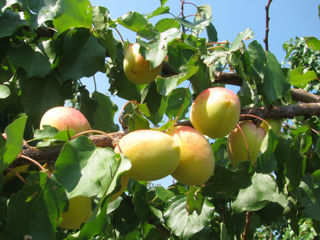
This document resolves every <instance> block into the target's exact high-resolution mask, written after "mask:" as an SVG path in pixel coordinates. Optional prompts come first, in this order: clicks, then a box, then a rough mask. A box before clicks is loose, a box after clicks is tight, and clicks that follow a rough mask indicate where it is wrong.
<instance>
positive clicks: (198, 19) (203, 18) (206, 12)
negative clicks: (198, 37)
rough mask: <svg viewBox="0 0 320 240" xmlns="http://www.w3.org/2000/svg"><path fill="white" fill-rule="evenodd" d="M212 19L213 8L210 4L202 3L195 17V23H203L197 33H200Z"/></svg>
mask: <svg viewBox="0 0 320 240" xmlns="http://www.w3.org/2000/svg"><path fill="white" fill-rule="evenodd" d="M211 21H212V9H211V7H210V5H201V6H198V7H197V13H196V15H195V17H194V24H201V29H199V30H197V31H196V32H197V34H200V33H201V32H202V31H203V30H204V29H205V28H206V27H208V26H209V25H210V22H211ZM202 27H205V28H202Z"/></svg>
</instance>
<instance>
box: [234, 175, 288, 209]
mask: <svg viewBox="0 0 320 240" xmlns="http://www.w3.org/2000/svg"><path fill="white" fill-rule="evenodd" d="M269 202H275V203H278V204H280V205H281V206H282V207H285V206H286V205H287V203H288V200H287V199H286V197H285V195H284V194H283V193H280V192H279V191H278V189H277V184H276V182H275V180H274V179H273V178H272V177H271V176H270V175H268V174H261V173H256V174H255V175H254V176H253V177H252V183H251V184H250V185H249V186H248V187H247V188H244V189H241V190H240V191H239V194H238V196H237V198H236V200H235V201H234V202H233V203H232V209H233V210H234V211H236V212H238V213H241V212H243V211H257V210H260V209H262V208H263V207H265V206H266V205H267V204H268V203H269Z"/></svg>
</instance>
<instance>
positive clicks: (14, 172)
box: [8, 168, 28, 185]
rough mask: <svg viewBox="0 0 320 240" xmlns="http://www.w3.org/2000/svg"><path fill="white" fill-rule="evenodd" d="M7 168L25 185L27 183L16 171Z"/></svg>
mask: <svg viewBox="0 0 320 240" xmlns="http://www.w3.org/2000/svg"><path fill="white" fill-rule="evenodd" d="M8 170H9V171H10V172H12V173H13V174H14V175H16V176H17V177H18V178H19V179H20V180H21V181H22V182H23V183H24V184H25V185H28V183H27V181H26V180H25V179H24V178H23V177H22V176H21V175H20V174H19V173H18V172H17V171H15V170H14V169H12V168H8Z"/></svg>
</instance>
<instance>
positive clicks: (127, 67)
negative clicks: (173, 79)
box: [123, 43, 162, 84]
mask: <svg viewBox="0 0 320 240" xmlns="http://www.w3.org/2000/svg"><path fill="white" fill-rule="evenodd" d="M139 49H140V44H139V43H134V44H130V46H129V47H128V49H127V50H126V51H125V54H124V59H123V70H124V73H125V75H126V77H127V78H128V80H130V81H131V82H133V83H135V84H146V83H150V82H152V81H153V80H155V79H156V77H157V76H158V75H159V74H160V72H161V69H162V64H160V65H159V66H157V67H156V68H154V69H151V66H150V62H149V61H147V60H145V59H144V57H143V56H142V55H141V54H140V52H139Z"/></svg>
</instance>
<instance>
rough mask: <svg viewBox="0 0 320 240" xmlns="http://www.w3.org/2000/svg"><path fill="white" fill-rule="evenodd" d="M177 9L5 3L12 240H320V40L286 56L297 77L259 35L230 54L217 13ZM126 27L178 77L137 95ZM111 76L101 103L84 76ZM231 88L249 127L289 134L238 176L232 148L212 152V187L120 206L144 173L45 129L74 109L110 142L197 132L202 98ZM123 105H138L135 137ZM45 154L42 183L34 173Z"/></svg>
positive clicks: (0, 101) (5, 210)
mask: <svg viewBox="0 0 320 240" xmlns="http://www.w3.org/2000/svg"><path fill="white" fill-rule="evenodd" d="M166 2H167V0H161V1H160V5H159V6H158V7H157V8H156V9H155V10H154V11H153V12H151V13H149V14H141V13H138V12H128V13H127V14H125V15H123V16H120V17H118V18H117V19H111V18H110V15H109V11H108V9H107V8H105V7H102V6H91V4H90V2H89V0H48V1H38V0H29V1H25V0H12V1H0V9H1V10H0V128H1V131H2V132H5V133H6V136H7V137H6V139H4V138H3V137H1V136H0V172H1V177H0V189H1V194H0V211H1V214H0V239H23V238H24V239H29V238H28V237H32V239H34V240H36V239H48V240H50V239H67V240H71V239H219V238H220V239H235V238H236V239H240V238H243V239H249V238H253V237H255V238H264V237H265V235H263V234H261V230H262V231H264V233H265V234H267V233H270V232H268V227H270V228H272V232H271V233H270V234H273V233H274V232H273V231H274V230H278V233H279V234H280V236H281V237H285V236H289V235H290V234H291V235H290V236H293V235H295V236H299V234H302V233H305V232H306V230H305V229H302V228H301V226H300V227H299V225H300V224H301V223H302V222H304V223H306V224H307V226H308V229H309V230H310V231H308V236H309V237H310V238H313V237H316V236H318V237H319V235H320V214H319V213H320V150H319V143H320V137H319V130H320V121H319V118H318V116H319V115H320V100H319V98H318V93H319V86H320V84H319V74H320V61H319V56H320V40H318V39H317V38H315V37H308V38H306V37H301V38H297V39H296V40H294V41H291V42H287V43H285V44H284V45H283V46H284V49H285V50H286V52H287V56H286V59H285V61H286V63H288V64H286V66H283V65H281V64H280V63H279V62H278V61H277V59H276V57H275V56H274V54H272V53H271V52H269V51H266V50H264V47H263V46H262V45H261V44H260V43H259V42H258V41H256V40H254V39H253V38H254V36H253V32H252V31H251V30H250V29H245V30H244V31H243V32H241V33H239V34H238V36H237V37H236V39H233V40H232V41H231V42H229V41H225V42H218V36H217V31H216V29H215V27H214V25H213V24H212V12H211V8H210V6H208V5H203V6H197V8H196V14H195V16H194V19H193V20H190V18H186V17H185V16H184V14H183V12H181V13H180V14H179V15H178V16H173V17H172V16H171V15H167V14H166V13H171V12H170V8H169V7H168V6H167V5H166ZM269 2H271V1H269ZM182 4H184V1H182ZM168 16H170V17H168ZM155 17H158V18H159V19H160V20H157V21H156V22H155V21H153V19H154V18H155ZM118 25H121V26H123V27H125V28H127V29H129V30H131V31H133V32H135V33H136V41H137V42H138V43H140V45H141V48H140V49H141V54H142V55H143V56H144V57H145V58H146V59H147V60H149V61H150V63H151V66H152V67H156V66H158V65H159V64H161V63H163V64H164V66H163V69H162V73H161V75H159V76H158V77H157V79H156V80H155V81H153V82H152V83H150V84H145V85H135V84H133V83H132V82H130V81H129V80H128V79H127V78H126V77H125V74H124V72H123V57H124V51H125V49H126V48H127V47H128V46H129V44H130V43H129V42H127V41H123V39H122V36H121V33H119V32H118V30H117V26H118ZM266 41H267V39H266ZM166 57H167V59H166ZM97 72H102V73H105V75H106V81H109V84H110V89H109V92H108V93H107V94H105V93H101V92H98V91H94V92H92V93H90V92H89V91H88V90H87V89H86V86H85V85H83V84H82V83H81V78H83V77H93V81H94V75H95V74H96V73H97ZM226 84H231V85H238V87H239V91H238V90H237V94H238V96H239V98H240V101H241V108H242V114H243V115H242V119H247V118H252V116H249V115H248V114H251V115H257V116H258V117H261V118H264V119H268V118H273V119H280V120H281V121H282V131H281V133H280V135H279V136H278V135H276V134H274V132H272V131H270V132H269V133H268V135H267V138H266V140H265V141H264V145H263V147H262V148H261V152H260V154H259V156H258V159H257V161H256V164H255V165H250V163H249V162H246V163H243V164H241V165H240V166H238V167H233V166H232V165H230V163H229V160H228V155H227V150H226V144H227V138H226V137H223V138H219V139H214V140H210V143H211V146H212V149H213V152H214V156H215V159H216V166H215V171H214V174H213V176H212V177H211V179H210V180H209V181H208V182H207V183H206V184H205V185H204V186H201V187H194V186H185V185H182V184H180V183H174V184H173V185H172V186H170V187H169V188H167V189H166V188H164V187H162V186H154V185H152V184H150V183H148V182H142V181H135V180H130V183H129V185H128V187H127V190H126V192H125V193H124V194H122V196H121V197H120V198H118V199H117V200H115V201H113V202H110V203H109V198H110V196H111V195H112V193H114V192H116V191H117V190H118V189H119V188H120V179H121V175H122V174H124V173H125V172H126V171H128V170H129V169H130V167H131V164H130V160H129V159H128V158H126V157H124V156H123V155H120V154H117V153H115V152H114V151H113V149H112V145H110V144H109V146H97V145H96V144H94V143H95V142H94V141H93V140H92V138H90V137H89V138H88V137H87V136H80V137H77V138H74V139H72V135H73V133H72V131H60V132H59V131H57V130H56V129H54V128H50V127H47V128H45V129H44V130H39V122H40V119H41V116H42V115H43V114H44V112H45V111H46V110H48V109H49V108H51V107H54V106H58V105H64V104H68V105H71V106H73V107H76V108H78V109H79V110H80V111H81V112H82V113H84V115H85V116H86V117H87V118H88V120H89V121H90V124H91V126H92V128H93V129H95V130H100V131H103V132H105V133H115V134H117V131H119V130H124V131H134V130H136V129H146V128H159V129H160V130H162V131H165V130H168V129H170V128H171V127H172V126H173V125H174V124H188V114H189V110H190V106H191V104H192V101H193V99H194V98H195V97H196V96H197V95H198V94H199V93H200V92H201V91H202V90H204V89H206V88H209V87H212V86H222V87H225V86H226ZM110 95H116V96H118V97H120V98H122V99H125V100H128V104H127V105H126V106H124V108H123V111H122V115H121V117H123V118H122V119H121V124H119V123H117V122H115V121H114V116H115V113H116V112H117V111H118V106H117V105H116V104H115V103H113V102H112V100H111V98H110ZM119 125H120V126H119ZM102 136H105V135H102ZM109 136H111V135H109ZM109 136H108V137H109ZM105 137H106V138H107V136H105ZM23 139H25V140H28V143H26V142H24V141H23ZM35 149H37V151H39V152H40V153H39V155H40V157H39V158H38V159H36V160H37V161H38V162H40V163H41V164H42V165H44V166H42V171H39V166H37V165H36V164H30V162H29V160H30V155H31V154H30V155H29V156H28V153H30V152H32V151H35ZM56 149H59V151H58V154H57V151H56ZM60 150H61V151H60ZM41 154H43V155H41ZM45 154H47V155H45ZM44 155H45V156H51V157H48V158H44V157H43V156H44ZM37 156H38V155H37ZM37 156H36V155H34V158H37ZM28 158H29V159H28ZM26 159H27V160H26ZM31 160H32V159H31ZM26 163H27V164H28V166H29V165H31V166H30V167H29V168H28V171H27V172H23V173H21V179H19V178H17V177H13V178H12V179H11V180H10V182H8V179H7V178H6V177H7V176H6V175H9V173H11V172H10V170H11V169H12V168H14V167H17V166H20V165H24V164H26ZM53 165H55V169H54V171H53ZM40 167H41V166H40ZM43 168H45V169H46V170H45V171H43ZM80 195H81V196H87V197H91V198H92V199H93V200H94V209H93V211H92V215H91V217H90V219H89V221H88V222H87V223H85V224H84V225H83V226H82V228H81V229H80V230H79V231H67V230H63V229H61V228H59V227H58V224H59V222H60V221H61V213H62V211H63V210H64V209H65V208H66V207H67V201H66V200H67V199H68V198H71V197H76V196H80ZM257 229H258V230H257ZM266 229H267V230H266ZM283 229H287V230H283ZM288 229H290V230H292V231H293V233H289V232H290V231H289V230H288ZM280 230H281V231H280ZM30 239H31V238H30Z"/></svg>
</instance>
